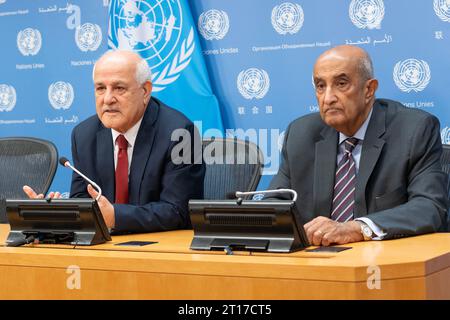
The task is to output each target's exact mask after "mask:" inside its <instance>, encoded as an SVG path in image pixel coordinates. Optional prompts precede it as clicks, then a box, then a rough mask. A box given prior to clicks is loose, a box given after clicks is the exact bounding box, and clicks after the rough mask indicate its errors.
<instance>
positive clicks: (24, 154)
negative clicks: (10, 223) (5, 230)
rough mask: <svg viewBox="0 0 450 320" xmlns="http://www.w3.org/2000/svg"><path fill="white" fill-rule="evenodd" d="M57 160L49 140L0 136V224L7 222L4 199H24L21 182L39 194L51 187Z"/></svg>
mask: <svg viewBox="0 0 450 320" xmlns="http://www.w3.org/2000/svg"><path fill="white" fill-rule="evenodd" d="M57 163H58V151H57V149H56V147H55V145H54V144H53V143H51V142H50V141H46V140H42V139H37V138H28V137H10V138H0V223H5V222H7V219H6V202H5V200H6V199H24V198H26V194H25V193H24V192H23V190H22V187H23V185H25V184H26V185H29V186H30V187H31V188H33V189H34V190H35V191H36V192H37V193H38V194H39V193H43V194H45V193H46V192H47V191H48V189H49V188H50V184H51V183H52V180H53V177H54V175H55V172H56V167H57Z"/></svg>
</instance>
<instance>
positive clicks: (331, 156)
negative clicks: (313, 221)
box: [314, 126, 338, 217]
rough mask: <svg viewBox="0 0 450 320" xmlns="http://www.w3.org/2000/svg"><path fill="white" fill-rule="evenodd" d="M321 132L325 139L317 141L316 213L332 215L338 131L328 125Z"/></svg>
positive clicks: (315, 175)
mask: <svg viewBox="0 0 450 320" xmlns="http://www.w3.org/2000/svg"><path fill="white" fill-rule="evenodd" d="M321 134H322V137H323V140H320V141H318V142H316V154H315V159H316V160H315V164H314V215H315V216H317V215H320V216H325V217H330V213H331V204H332V197H333V189H334V176H335V172H336V156H337V145H338V133H337V131H336V130H334V129H333V128H330V127H328V126H327V127H325V128H324V129H323V130H322V132H321Z"/></svg>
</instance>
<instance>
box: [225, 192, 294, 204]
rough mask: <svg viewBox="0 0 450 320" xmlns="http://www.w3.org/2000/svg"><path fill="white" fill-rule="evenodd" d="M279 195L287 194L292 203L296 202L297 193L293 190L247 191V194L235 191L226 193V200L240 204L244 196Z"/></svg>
mask: <svg viewBox="0 0 450 320" xmlns="http://www.w3.org/2000/svg"><path fill="white" fill-rule="evenodd" d="M279 193H289V194H291V195H292V201H297V192H296V191H295V190H293V189H275V190H262V191H248V192H241V191H236V192H235V193H233V192H228V193H227V199H233V198H238V199H237V204H241V203H242V197H245V196H252V195H255V194H279Z"/></svg>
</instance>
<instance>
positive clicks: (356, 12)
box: [348, 0, 384, 29]
mask: <svg viewBox="0 0 450 320" xmlns="http://www.w3.org/2000/svg"><path fill="white" fill-rule="evenodd" d="M348 13H349V16H350V20H351V21H352V23H353V24H354V25H355V26H356V27H358V28H360V29H366V28H367V29H379V28H380V27H381V21H382V20H383V18H384V3H383V0H352V2H351V3H350V8H349V10H348Z"/></svg>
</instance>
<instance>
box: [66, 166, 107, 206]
mask: <svg viewBox="0 0 450 320" xmlns="http://www.w3.org/2000/svg"><path fill="white" fill-rule="evenodd" d="M59 163H60V164H61V165H62V166H64V167H67V168H70V169H72V170H73V171H75V172H76V173H78V174H79V175H80V176H81V177H82V178H83V179H84V180H86V181H87V182H89V183H90V184H92V185H93V186H94V187H95V188H96V189H97V191H98V195H97V197H96V198H95V200H96V201H98V199H100V197H101V196H102V189H101V188H100V187H99V186H98V184H96V183H95V182H94V181H92V180H91V179H89V178H88V177H86V176H85V175H84V174H82V173H81V172H80V171H78V170H77V168H75V167H74V166H72V165H71V164H70V162H69V160H68V159H67V158H66V157H61V158H59Z"/></svg>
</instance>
